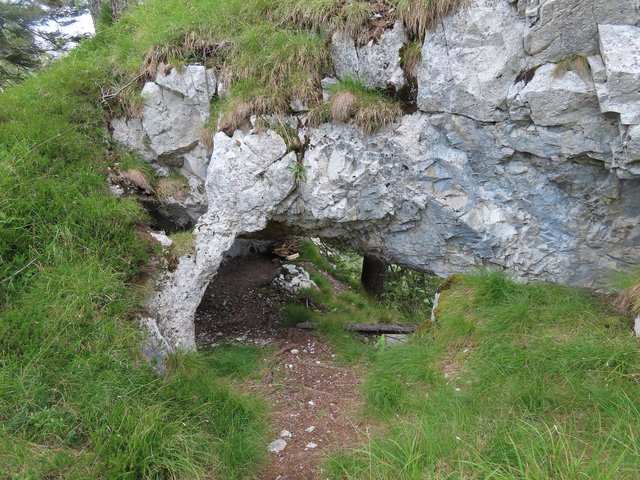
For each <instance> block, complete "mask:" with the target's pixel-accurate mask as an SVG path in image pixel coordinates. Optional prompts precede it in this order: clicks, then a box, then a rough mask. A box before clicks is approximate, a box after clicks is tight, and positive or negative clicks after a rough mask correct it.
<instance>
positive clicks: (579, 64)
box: [553, 55, 591, 81]
mask: <svg viewBox="0 0 640 480" xmlns="http://www.w3.org/2000/svg"><path fill="white" fill-rule="evenodd" d="M568 72H575V73H577V74H578V76H579V77H580V78H582V79H583V80H585V81H587V80H589V79H590V78H591V66H590V65H589V60H587V57H585V56H583V55H569V56H568V57H565V58H563V59H562V60H560V61H559V62H558V63H556V66H555V68H554V70H553V75H554V76H555V77H558V78H559V77H562V76H564V75H566V74H567V73H568Z"/></svg>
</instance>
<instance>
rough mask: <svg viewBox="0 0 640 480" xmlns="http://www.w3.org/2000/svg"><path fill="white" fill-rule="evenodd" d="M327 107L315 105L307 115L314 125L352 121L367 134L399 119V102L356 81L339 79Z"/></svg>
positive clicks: (400, 114) (400, 110) (400, 111)
mask: <svg viewBox="0 0 640 480" xmlns="http://www.w3.org/2000/svg"><path fill="white" fill-rule="evenodd" d="M332 93H333V96H332V97H331V100H329V102H328V103H327V104H318V105H316V106H315V107H314V108H313V109H312V110H311V111H310V113H309V115H310V117H309V118H310V122H311V124H312V125H314V126H317V125H319V124H321V123H324V122H327V121H330V120H332V121H334V122H350V121H352V122H353V124H354V125H355V126H357V127H358V128H359V129H360V130H361V131H362V132H363V133H364V134H366V135H370V134H372V133H374V132H376V131H378V130H380V129H381V128H383V127H385V126H387V125H390V124H392V123H393V122H395V121H396V120H398V119H399V118H400V117H401V116H402V106H401V105H400V103H399V102H398V101H396V100H394V99H392V98H390V97H389V96H388V95H386V94H385V93H384V92H381V91H377V90H371V89H368V88H366V87H365V86H364V85H363V84H362V82H361V81H359V80H358V79H343V80H341V81H340V82H339V83H338V84H336V85H335V86H333V87H332Z"/></svg>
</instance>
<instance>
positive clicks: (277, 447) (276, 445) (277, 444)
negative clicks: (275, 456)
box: [268, 438, 287, 453]
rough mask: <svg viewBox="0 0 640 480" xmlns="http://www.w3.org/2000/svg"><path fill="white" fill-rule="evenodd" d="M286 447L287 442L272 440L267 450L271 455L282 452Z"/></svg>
mask: <svg viewBox="0 0 640 480" xmlns="http://www.w3.org/2000/svg"><path fill="white" fill-rule="evenodd" d="M286 446H287V442H285V441H284V440H282V439H281V438H279V439H278V440H274V441H273V442H271V443H270V444H269V447H268V449H269V451H270V452H271V453H278V452H281V451H282V450H284V448H285V447H286Z"/></svg>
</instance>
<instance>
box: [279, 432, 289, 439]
mask: <svg viewBox="0 0 640 480" xmlns="http://www.w3.org/2000/svg"><path fill="white" fill-rule="evenodd" d="M280 436H281V437H287V438H291V432H290V431H289V430H282V431H281V432H280Z"/></svg>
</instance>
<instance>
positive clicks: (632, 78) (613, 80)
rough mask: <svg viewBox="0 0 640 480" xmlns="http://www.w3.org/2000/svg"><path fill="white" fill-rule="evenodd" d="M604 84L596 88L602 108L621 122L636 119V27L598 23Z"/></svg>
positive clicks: (639, 107)
mask: <svg viewBox="0 0 640 480" xmlns="http://www.w3.org/2000/svg"><path fill="white" fill-rule="evenodd" d="M599 32H600V50H601V53H602V60H603V62H604V66H605V69H606V84H605V85H601V87H600V89H599V92H598V93H599V97H600V104H601V105H602V111H603V112H617V113H619V114H620V121H621V122H622V123H623V124H625V125H637V124H639V123H640V93H639V90H640V88H639V85H640V28H639V27H636V26H631V25H600V27H599Z"/></svg>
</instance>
